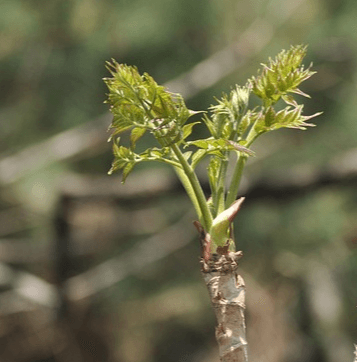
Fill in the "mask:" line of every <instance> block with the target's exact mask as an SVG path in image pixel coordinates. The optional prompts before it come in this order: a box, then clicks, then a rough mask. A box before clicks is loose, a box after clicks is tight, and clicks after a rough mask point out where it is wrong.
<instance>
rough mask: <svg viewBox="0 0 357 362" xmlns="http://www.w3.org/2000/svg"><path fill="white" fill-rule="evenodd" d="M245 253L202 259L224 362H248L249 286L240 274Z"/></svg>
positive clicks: (214, 255) (213, 255)
mask: <svg viewBox="0 0 357 362" xmlns="http://www.w3.org/2000/svg"><path fill="white" fill-rule="evenodd" d="M241 256H242V252H240V251H238V252H236V253H234V252H228V253H227V254H225V255H220V254H212V255H211V258H210V259H209V260H208V261H207V262H206V261H205V260H204V259H202V261H201V263H202V275H203V279H204V281H205V283H206V285H207V288H208V291H209V295H210V298H211V303H212V307H213V310H214V312H215V315H216V319H217V326H216V340H217V342H218V345H219V355H220V360H221V361H222V362H247V361H248V343H247V339H246V328H245V319H244V310H245V285H244V281H243V278H242V277H241V276H240V275H238V273H237V269H238V263H237V261H238V259H239V258H240V257H241Z"/></svg>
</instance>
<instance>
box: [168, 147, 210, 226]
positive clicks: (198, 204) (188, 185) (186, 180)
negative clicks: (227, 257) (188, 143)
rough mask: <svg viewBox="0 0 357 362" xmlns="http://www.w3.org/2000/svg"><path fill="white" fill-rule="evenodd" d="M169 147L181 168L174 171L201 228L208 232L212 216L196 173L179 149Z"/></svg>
mask: <svg viewBox="0 0 357 362" xmlns="http://www.w3.org/2000/svg"><path fill="white" fill-rule="evenodd" d="M170 147H171V149H172V151H173V152H174V153H175V155H176V157H177V159H178V161H179V162H180V164H181V166H182V170H180V169H179V168H177V167H175V170H176V172H177V174H178V176H179V178H180V180H181V182H182V184H183V186H184V188H185V189H186V192H187V194H188V196H189V197H190V199H191V200H192V202H193V205H194V207H195V209H196V212H197V214H198V217H199V219H200V222H201V224H202V226H203V228H204V229H205V230H206V231H207V232H208V231H209V230H210V228H211V225H212V215H211V212H210V210H209V208H208V204H207V201H206V197H205V195H204V193H203V190H202V187H201V185H200V182H199V181H198V178H197V176H196V173H195V172H194V171H193V169H192V167H191V166H190V165H189V163H188V162H187V160H186V159H185V157H184V156H183V154H182V152H181V150H180V148H179V147H178V146H177V145H176V144H172V145H171V146H170Z"/></svg>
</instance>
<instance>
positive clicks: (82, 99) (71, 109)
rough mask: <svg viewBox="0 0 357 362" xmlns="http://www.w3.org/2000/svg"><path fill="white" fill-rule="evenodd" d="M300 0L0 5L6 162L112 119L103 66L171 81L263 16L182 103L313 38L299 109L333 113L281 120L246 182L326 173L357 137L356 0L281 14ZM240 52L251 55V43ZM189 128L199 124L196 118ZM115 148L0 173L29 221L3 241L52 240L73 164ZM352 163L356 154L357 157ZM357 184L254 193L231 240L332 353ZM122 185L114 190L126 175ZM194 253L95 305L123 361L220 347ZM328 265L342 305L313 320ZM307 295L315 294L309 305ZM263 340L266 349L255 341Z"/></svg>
mask: <svg viewBox="0 0 357 362" xmlns="http://www.w3.org/2000/svg"><path fill="white" fill-rule="evenodd" d="M295 3H296V2H295V1H292V0H291V1H290V0H289V1H282V0H271V1H267V0H253V1H246V0H223V1H222V0H206V1H192V0H181V1H175V0H171V1H165V0H152V1H150V2H147V1H143V0H132V1H124V0H116V1H115V0H101V1H99V0H68V1H61V0H46V1H43V0H26V1H24V0H12V1H2V2H1V3H0V39H1V41H0V83H1V88H2V91H1V98H0V118H1V121H0V153H1V154H2V158H6V157H7V156H9V155H12V154H14V153H16V152H17V151H19V150H23V149H26V148H27V147H28V146H31V145H34V144H36V143H37V142H40V141H43V140H46V139H48V138H49V137H51V136H53V135H55V134H57V133H59V132H61V131H64V130H67V129H70V128H72V127H75V126H78V125H81V124H85V123H86V122H88V121H90V120H93V119H95V118H97V117H99V116H101V115H102V114H104V113H105V112H106V111H107V107H106V106H105V105H104V104H103V101H104V100H105V93H106V92H107V90H106V89H105V85H104V84H103V82H102V78H103V77H107V76H108V72H107V71H106V69H105V67H104V65H105V61H108V60H110V59H111V58H115V59H116V60H117V61H118V62H121V63H127V64H130V65H136V66H137V67H138V68H139V70H140V72H144V71H146V72H148V73H149V74H151V75H152V76H153V77H154V78H155V79H156V80H157V81H158V83H160V84H163V83H165V82H167V81H169V80H171V79H173V78H175V77H177V76H179V75H180V74H182V73H183V72H186V71H188V70H190V69H191V68H192V67H194V66H195V65H196V64H197V63H199V62H200V61H202V60H204V59H206V58H207V57H209V56H210V55H212V54H214V53H215V52H217V51H219V50H221V49H223V48H224V47H226V46H228V45H230V44H232V42H235V41H237V40H239V39H240V37H241V36H242V34H244V31H245V30H246V29H247V28H248V27H249V26H250V25H251V24H252V23H253V22H254V21H257V20H263V21H264V22H265V23H268V24H270V27H269V29H270V31H272V32H273V37H272V40H271V41H270V42H268V44H267V45H266V46H265V47H264V49H263V50H262V51H260V52H259V53H258V54H256V55H255V56H254V57H253V58H250V59H249V60H248V62H247V63H245V64H244V65H243V67H241V68H238V69H237V70H236V71H234V72H232V73H231V74H230V75H229V76H226V77H224V78H223V79H221V80H220V81H219V82H218V83H216V84H215V85H214V86H212V87H210V88H208V89H205V90H203V91H202V92H200V93H199V94H197V95H195V96H194V97H193V98H190V99H187V102H186V103H187V106H188V108H190V109H195V110H197V109H206V108H207V107H208V106H209V105H210V104H212V103H213V101H212V96H220V95H221V92H222V91H224V92H226V93H229V91H230V90H231V88H232V87H233V86H234V84H235V83H238V84H240V85H243V83H244V82H245V80H246V79H247V78H249V77H250V76H251V75H252V74H256V70H257V68H258V67H259V64H260V63H261V62H265V63H266V61H267V59H268V57H269V56H274V55H275V54H277V53H278V52H279V51H280V50H281V49H282V48H285V49H287V48H289V46H290V45H291V44H302V43H303V44H308V45H309V46H308V53H307V58H308V60H307V61H306V64H308V63H309V61H313V63H314V66H313V70H315V71H317V74H316V75H315V76H313V77H312V78H311V79H310V80H309V81H307V82H306V85H305V88H304V89H302V90H303V91H304V92H306V93H308V94H310V95H311V96H312V98H311V100H307V101H305V100H304V103H305V104H306V106H305V113H306V114H313V113H315V112H318V111H323V112H324V114H323V115H322V116H320V117H318V118H317V119H316V121H315V122H314V123H316V124H317V127H315V128H313V129H309V130H308V131H306V132H296V131H291V130H283V131H281V132H277V133H276V134H271V135H270V134H269V135H266V136H265V135H264V136H262V138H261V140H260V142H257V146H256V147H255V148H254V151H255V152H256V154H257V161H254V162H252V163H251V164H250V165H249V164H248V166H249V167H247V175H248V180H251V181H252V182H253V181H254V180H256V179H260V180H264V179H269V180H271V179H273V180H275V181H274V183H275V185H279V183H280V181H281V179H283V178H284V176H285V173H288V172H289V170H292V169H294V170H296V169H298V170H300V171H298V172H297V175H298V176H297V177H296V178H297V179H299V177H301V178H303V177H305V176H306V173H305V171H306V169H307V170H310V171H311V170H312V171H314V170H315V171H316V172H321V171H323V170H325V169H326V168H327V166H328V163H329V162H330V161H331V160H334V159H338V157H339V156H342V155H343V154H344V152H346V151H348V150H350V149H354V148H355V147H356V138H357V122H356V113H357V93H356V77H357V73H356V72H357V69H356V63H357V39H356V37H357V31H356V30H357V23H356V17H357V4H356V2H355V0H344V1H343V0H340V1H336V0H311V1H310V0H309V1H301V2H300V5H298V6H297V8H296V9H295V10H294V11H293V13H292V15H291V16H290V17H289V18H288V19H285V13H286V11H288V8H289V7H291V6H293V5H294V4H295ZM266 35H267V34H257V36H262V37H263V36H266ZM241 51H243V53H244V49H241ZM108 125H109V124H108ZM194 132H203V130H202V129H200V128H197V129H195V131H194ZM258 143H259V145H258ZM105 146H106V145H105ZM103 150H104V151H103ZM111 158H112V155H111V150H110V146H109V145H108V146H107V148H105V147H103V148H102V149H101V150H100V151H98V152H94V153H93V154H88V155H82V156H81V157H79V158H76V159H72V160H67V161H65V162H63V163H61V164H53V165H50V166H46V167H44V168H43V169H36V172H34V173H33V174H31V172H30V173H29V174H27V173H26V174H24V175H23V177H22V178H21V179H20V180H19V181H17V182H16V183H13V184H4V185H3V186H2V187H1V192H0V200H1V206H0V207H1V209H2V212H3V211H4V210H5V211H8V210H9V209H10V208H12V207H15V206H16V207H21V208H23V209H24V210H26V212H27V213H29V215H30V216H29V217H28V219H27V223H26V225H25V226H26V227H23V228H22V229H21V226H19V227H17V225H18V224H16V223H14V222H12V223H9V225H10V224H11V225H12V226H13V228H9V229H6V228H2V230H5V231H4V232H2V234H1V237H2V238H4V237H16V236H19V237H20V236H21V237H24V236H31V237H34V240H35V239H36V240H37V238H35V237H39V236H40V237H44V238H47V239H48V238H50V237H51V235H52V234H51V233H53V230H52V226H51V225H52V216H53V212H54V208H55V205H56V204H55V202H56V196H57V195H58V194H59V193H60V186H61V182H62V180H63V178H64V176H65V175H66V173H67V172H69V171H70V172H80V173H93V174H105V173H106V172H107V170H108V169H109V167H110V160H111ZM350 161H351V162H352V164H353V162H354V164H355V159H352V160H350ZM300 166H302V167H300ZM340 166H341V167H342V166H343V165H342V164H340ZM299 167H300V168H299ZM310 171H309V172H310ZM312 171H311V172H312ZM354 177H355V176H354ZM351 179H352V181H353V178H352V177H351V178H348V177H347V179H345V178H343V179H341V181H340V182H335V183H334V184H324V183H321V184H319V185H317V186H315V187H310V188H309V187H306V188H304V187H301V191H300V193H296V194H294V193H290V192H289V191H288V190H285V189H281V190H280V191H279V189H278V191H276V189H275V194H274V193H272V194H266V193H261V194H259V190H258V191H257V192H256V193H255V194H254V195H255V196H254V195H253V194H252V199H251V200H250V199H249V197H248V198H247V200H246V201H245V205H244V207H243V208H242V211H240V213H239V215H238V216H237V223H236V226H235V229H236V236H237V245H238V247H239V248H241V249H242V250H243V251H244V253H245V257H244V258H243V259H242V270H243V272H242V273H243V276H244V275H247V278H248V280H251V281H252V279H250V276H251V277H252V278H254V280H255V282H256V283H257V284H259V285H260V287H261V289H259V291H260V292H262V291H265V292H267V293H270V294H269V295H272V296H273V299H274V298H275V299H276V300H279V301H282V302H281V303H282V304H279V305H278V306H276V308H277V309H279V308H280V309H282V307H281V306H283V307H284V311H285V310H286V314H288V320H294V322H292V323H291V326H290V327H291V328H292V329H293V328H295V329H294V331H293V332H291V333H297V332H296V330H297V329H299V328H300V330H303V331H304V333H305V335H306V336H307V338H310V341H311V340H312V341H313V343H312V344H313V345H315V346H319V345H322V346H324V348H325V350H326V351H328V349H329V343H328V342H327V339H328V338H330V334H329V333H330V332H329V331H331V330H332V331H334V332H336V335H337V336H338V337H341V336H342V337H341V338H345V339H344V340H347V342H348V343H352V341H353V340H356V338H357V336H356V331H355V330H356V329H355V326H356V323H357V316H356V309H355V304H356V299H357V289H356V287H355V284H356V277H357V266H356V265H357V264H356V240H357V228H356V226H355V225H356V222H355V220H356V217H357V211H356V210H357V208H356V202H357V193H356V187H355V185H354V184H352V183H351V182H350V181H351ZM354 180H355V178H354ZM113 182H115V181H114V180H113ZM302 184H303V183H302ZM117 187H118V188H119V187H121V185H120V184H119V183H118V185H117ZM248 191H249V188H248ZM244 192H245V189H244V187H243V188H242V193H244ZM248 195H249V193H248ZM253 196H254V197H253ZM170 197H172V195H167V200H166V201H164V205H162V204H161V205H160V206H159V208H161V210H162V211H161V213H162V215H163V217H164V215H166V214H167V209H170V207H168V205H170V203H174V204H175V203H177V202H178V201H177V200H175V199H170ZM182 202H184V201H182ZM188 207H190V206H189V203H188V202H187V208H188ZM179 213H182V211H181V208H180V210H179V212H178V214H179ZM4 215H5V214H4V213H2V214H1V215H0V216H1V218H3V219H2V224H3V225H6V226H7V225H8V222H7V221H6V220H8V219H6V218H5V219H4ZM174 216H176V217H179V215H174ZM15 219H16V220H17V219H18V218H17V217H14V220H15ZM187 227H191V225H188V226H187ZM8 230H10V231H8ZM141 238H142V239H141ZM141 238H137V237H135V236H132V239H130V238H128V239H127V240H128V244H127V245H126V246H125V247H124V246H117V247H116V248H114V249H115V250H114V251H112V250H111V251H107V252H106V253H104V254H103V255H101V256H99V257H98V259H97V260H89V261H86V262H85V263H84V264H85V265H86V267H88V265H95V264H97V263H98V260H99V261H103V260H104V259H105V258H110V257H111V256H112V255H113V253H114V255H115V254H116V253H120V252H121V248H124V249H125V248H129V247H130V243H129V241H130V240H132V242H133V244H135V243H137V242H139V241H140V240H145V234H144V235H141ZM138 239H139V240H138ZM34 243H36V241H34ZM198 253H199V248H198V246H197V245H196V243H195V242H192V243H190V244H189V245H187V246H186V247H184V248H183V249H181V250H179V251H177V252H175V253H174V254H172V255H170V256H168V257H167V258H166V259H165V260H164V261H160V262H158V263H156V264H155V265H153V266H152V267H150V268H145V270H144V271H141V272H138V273H137V274H136V275H134V276H131V277H130V278H128V279H126V280H125V281H124V282H122V283H121V284H120V285H115V286H113V287H111V288H109V289H107V290H106V291H105V292H103V293H102V294H101V295H100V297H99V298H98V299H99V301H97V304H98V305H97V313H98V314H100V315H101V316H106V315H110V318H109V319H110V322H109V324H110V323H111V327H110V328H111V333H112V335H113V336H114V337H113V340H114V342H113V343H112V346H113V350H114V352H113V354H114V356H115V357H116V358H117V360H118V361H119V360H121V359H122V360H125V361H129V362H144V361H145V362H150V361H179V360H187V361H194V360H195V361H197V360H199V358H200V356H201V358H202V360H206V361H208V357H207V355H206V354H204V352H205V353H207V350H210V348H211V346H212V349H213V350H214V348H215V346H214V340H213V339H214V337H213V326H214V320H213V316H212V314H211V311H210V305H209V303H208V298H207V296H206V294H205V293H206V291H205V290H204V289H203V287H202V285H201V284H200V275H199V269H198V268H199V266H198V262H197V259H198ZM321 265H322V266H323V267H321V268H320V269H319V266H321ZM82 267H83V269H85V267H84V266H82V265H79V266H78V268H79V271H83V269H82ZM24 268H27V269H29V270H30V271H32V272H34V273H38V274H40V275H45V276H46V277H45V278H47V274H46V273H48V269H46V268H51V267H48V266H47V267H44V266H43V265H30V266H26V267H24ZM323 268H325V269H323ZM321 270H322V271H325V272H324V273H322V275H325V276H326V277H327V279H328V281H329V282H330V284H331V283H332V284H333V285H334V286H335V288H336V290H337V291H338V293H337V297H336V298H337V301H338V302H336V303H337V304H336V303H335V304H334V305H339V304H338V303H341V305H342V312H341V313H340V314H338V313H337V312H336V311H337V310H338V308H337V307H336V308H335V309H333V308H332V307H331V308H332V309H331V310H332V311H335V312H333V313H332V315H333V317H335V319H333V318H332V321H331V320H329V322H328V323H330V324H328V323H327V322H326V320H325V319H323V317H322V316H321V315H318V314H316V310H318V309H319V308H317V307H316V306H315V309H313V308H312V310H313V312H311V313H312V315H313V317H312V318H315V319H312V320H310V319H308V316H306V315H305V314H304V313H305V312H304V313H303V312H301V311H302V310H305V311H306V310H308V308H309V307H311V305H312V304H314V302H313V299H312V294H311V293H312V291H314V290H317V289H318V288H317V287H316V284H313V281H314V280H315V279H314V278H315V277H317V276H319V275H320V274H319V271H321ZM331 276H332V277H331ZM330 284H329V285H330ZM247 285H248V313H253V309H254V308H255V309H254V312H255V311H256V310H257V307H256V306H257V305H259V306H260V308H261V309H262V310H264V304H261V305H260V304H259V299H254V298H255V295H254V290H253V289H254V287H253V283H251V284H250V285H251V286H250V287H249V284H248V281H247ZM254 285H255V284H254ZM318 285H319V283H317V286H318ZM321 285H323V283H321ZM312 286H313V287H312ZM249 288H251V289H249ZM249 293H250V294H249ZM304 293H307V294H308V295H309V296H310V297H309V298H311V299H310V300H309V302H308V303H305V304H304V300H303V299H304V295H305V294H304ZM309 293H310V294H309ZM322 296H323V297H324V298H325V300H326V306H327V307H328V306H329V305H330V304H329V302H328V301H329V300H330V299H333V298H331V297H332V296H331V295H329V294H328V292H327V294H322ZM249 298H251V299H250V300H251V301H249ZM279 298H280V299H279ZM289 298H290V299H289ZM334 298H335V297H334ZM333 300H335V299H333ZM173 301H174V302H175V303H176V304H173ZM316 305H318V304H316ZM331 305H332V304H331ZM254 306H255V307H254ZM249 307H251V308H252V309H251V311H250V312H249ZM158 308H162V313H161V314H160V313H157V314H155V313H154V314H153V316H152V317H150V311H157V309H158ZM138 311H139V312H138ZM140 311H142V312H140ZM262 313H263V312H262ZM306 313H307V312H306ZM314 313H315V314H314ZM304 318H307V319H304ZM309 318H310V317H309ZM258 319H259V318H258ZM306 320H307V321H308V322H307V324H304V323H305V322H306ZM253 322H254V316H253V315H248V328H249V326H251V328H254V326H253ZM326 323H327V324H326ZM304 328H305V329H304ZM256 330H259V329H255V331H256ZM324 336H327V337H328V338H327V337H326V338H324ZM210 338H211V339H210ZM293 340H294V338H292V340H291V343H293ZM177 341H181V343H178V342H177ZM189 341H195V343H196V344H197V345H199V347H198V348H196V349H195V348H194V346H192V345H190V343H189ZM252 341H254V338H253V337H252ZM176 342H177V343H176ZM175 343H176V344H175ZM138 345H139V347H138ZM167 345H171V346H176V349H175V351H176V352H175V353H176V356H177V358H176V357H175V355H174V354H173V353H170V350H166V349H165V348H164V346H167ZM178 346H185V349H181V350H180V348H179V347H178ZM255 346H256V347H257V350H259V346H258V344H256V345H255ZM172 348H173V347H172ZM182 348H183V347H182ZM171 351H172V350H171ZM180 351H181V352H180ZM202 351H204V352H202ZM290 352H291V351H290ZM185 353H186V354H185ZM200 353H201V354H200ZM252 353H253V354H254V351H252ZM326 353H327V352H326ZM291 354H292V352H291ZM261 355H263V353H262V354H261ZM187 356H188V357H187ZM202 356H204V357H202ZM255 356H259V353H258V352H256V355H255ZM206 357H207V358H206ZM303 357H304V356H302V357H301V358H300V359H298V357H296V359H293V358H292V357H286V359H284V361H294V362H295V361H303V360H304V361H306V360H307V357H306V356H305V357H306V358H305V359H304V358H303ZM185 358H186V359H185ZM205 358H206V359H205ZM289 358H290V359H289ZM252 360H257V359H255V358H252ZM312 360H313V359H312V357H311V361H312ZM325 360H326V361H327V359H325ZM340 360H342V359H340ZM350 360H352V344H351V358H350ZM319 361H324V360H323V359H320V360H319ZM329 361H330V360H329ZM334 361H335V360H334Z"/></svg>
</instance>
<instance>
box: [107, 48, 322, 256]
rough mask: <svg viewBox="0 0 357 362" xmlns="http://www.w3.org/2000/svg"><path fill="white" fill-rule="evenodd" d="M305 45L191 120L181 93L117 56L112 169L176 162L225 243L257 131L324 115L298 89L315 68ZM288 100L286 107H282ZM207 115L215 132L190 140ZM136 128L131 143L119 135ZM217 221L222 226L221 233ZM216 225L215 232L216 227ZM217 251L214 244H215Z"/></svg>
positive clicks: (207, 225) (201, 212)
mask: <svg viewBox="0 0 357 362" xmlns="http://www.w3.org/2000/svg"><path fill="white" fill-rule="evenodd" d="M305 55H306V47H304V46H295V47H291V48H290V49H289V50H288V51H285V50H284V51H282V52H281V53H279V54H278V55H277V56H276V58H275V59H274V60H273V59H269V63H268V64H267V65H264V64H263V69H262V70H261V71H259V72H258V75H257V76H256V77H252V78H251V79H249V80H248V82H247V84H246V85H244V86H238V85H237V86H235V87H234V88H233V89H232V90H231V92H230V93H229V94H223V95H222V97H221V98H220V99H215V101H216V104H215V105H212V106H211V107H210V108H209V110H208V112H207V113H204V115H203V117H202V120H201V121H200V122H197V121H196V122H191V123H188V124H187V121H188V119H189V118H190V117H191V116H193V115H194V114H197V113H201V112H194V111H192V110H189V109H188V108H187V107H186V105H185V102H184V100H183V99H182V97H181V96H180V95H178V94H173V93H170V92H169V91H168V90H166V89H165V88H164V87H163V86H160V85H158V84H157V83H156V82H155V81H154V80H153V78H152V77H151V76H149V75H148V74H147V73H144V74H143V75H140V74H139V72H138V70H137V68H135V67H132V66H128V65H125V64H119V63H117V62H116V61H115V60H112V62H111V63H109V62H108V63H107V68H108V70H109V71H110V73H111V75H112V77H111V78H105V79H104V81H105V83H106V85H107V87H108V89H109V93H108V98H107V101H106V102H107V103H109V104H110V111H111V112H112V114H113V121H112V124H111V126H110V129H112V136H111V139H113V153H114V161H113V164H112V167H111V169H110V171H109V173H112V172H114V171H116V170H122V172H123V182H124V181H125V179H126V177H127V176H128V175H129V173H130V172H131V171H132V169H133V167H134V166H135V165H136V164H138V163H140V162H143V161H159V162H164V163H167V164H170V165H171V166H173V167H174V169H175V171H176V172H177V175H178V177H179V178H180V180H181V182H182V184H183V186H184V187H185V189H186V191H187V194H188V195H189V197H190V198H191V201H192V203H193V205H194V207H195V209H196V211H197V215H198V217H199V219H200V222H201V224H202V226H203V227H204V229H205V230H206V231H207V232H209V233H210V234H211V235H220V237H219V238H218V239H220V240H213V244H214V247H217V246H222V245H224V243H225V242H226V240H227V239H229V229H230V228H229V227H226V222H227V220H225V224H224V225H225V226H224V227H223V228H224V230H225V232H223V233H222V230H221V229H222V225H219V223H220V220H221V219H222V217H220V215H225V214H222V213H223V211H225V210H227V209H229V207H230V206H231V205H232V204H233V203H234V202H235V200H236V197H237V193H238V187H239V182H240V178H241V175H242V171H243V168H244V165H245V162H246V160H247V158H248V157H249V156H253V155H254V153H253V151H251V150H250V149H249V147H250V146H251V144H252V143H253V142H254V141H255V140H256V138H257V137H258V136H259V135H261V134H263V133H266V132H269V131H273V130H276V129H279V128H282V127H286V128H296V129H306V127H308V126H312V124H310V123H307V122H306V121H307V120H309V119H311V118H313V117H315V116H317V115H318V114H319V113H316V114H314V115H312V116H304V115H303V105H302V104H298V102H297V100H296V99H295V98H294V95H302V96H305V97H308V95H307V94H305V93H303V92H302V91H301V90H300V89H299V86H300V85H301V83H302V82H303V81H305V80H306V79H308V78H309V77H311V76H312V75H313V74H314V72H312V71H311V66H310V67H308V68H307V69H305V68H304V66H303V65H302V61H303V59H304V57H305ZM252 94H254V95H255V96H257V97H258V98H260V100H261V105H260V106H257V107H255V108H254V109H249V99H250V97H251V96H252ZM279 100H282V101H283V102H284V103H285V108H283V109H280V110H276V109H275V105H276V103H277V102H278V101H279ZM201 122H203V123H204V124H205V125H206V127H207V129H208V131H209V137H207V138H204V139H195V140H188V137H189V136H190V135H191V133H192V129H193V127H194V126H195V125H196V124H198V123H201ZM124 131H129V132H130V147H125V146H123V145H121V144H120V138H119V136H120V135H121V134H122V133H123V132H124ZM146 132H148V133H150V134H151V135H152V136H153V141H154V144H153V146H152V147H150V148H148V149H146V150H145V151H144V152H142V153H136V152H135V149H136V144H137V142H138V141H139V140H140V139H141V137H142V136H143V135H144V134H145V133H146ZM231 154H235V155H236V161H235V166H234V169H233V176H232V179H231V180H229V182H227V180H226V175H227V172H228V164H229V163H228V161H229V159H230V156H231ZM206 157H209V163H208V169H207V171H208V180H209V184H210V188H211V198H209V200H207V199H206V196H205V195H204V194H203V191H202V187H201V184H200V182H199V180H198V178H197V175H196V173H195V168H196V167H197V165H198V164H199V163H200V162H201V161H202V160H203V159H204V158H206ZM214 228H217V230H218V229H219V230H220V232H219V233H217V232H215V230H214ZM217 230H216V231H217ZM213 250H214V249H213Z"/></svg>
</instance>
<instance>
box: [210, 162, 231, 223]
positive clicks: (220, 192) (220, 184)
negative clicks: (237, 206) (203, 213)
mask: <svg viewBox="0 0 357 362" xmlns="http://www.w3.org/2000/svg"><path fill="white" fill-rule="evenodd" d="M226 156H228V155H226ZM227 167H228V159H227V160H222V161H221V164H220V168H219V173H218V180H217V187H216V190H217V191H216V192H215V193H214V194H212V199H213V206H214V208H213V209H214V210H215V215H214V216H217V215H219V214H220V213H221V212H223V211H224V210H225V203H224V197H225V182H226V174H227Z"/></svg>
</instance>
